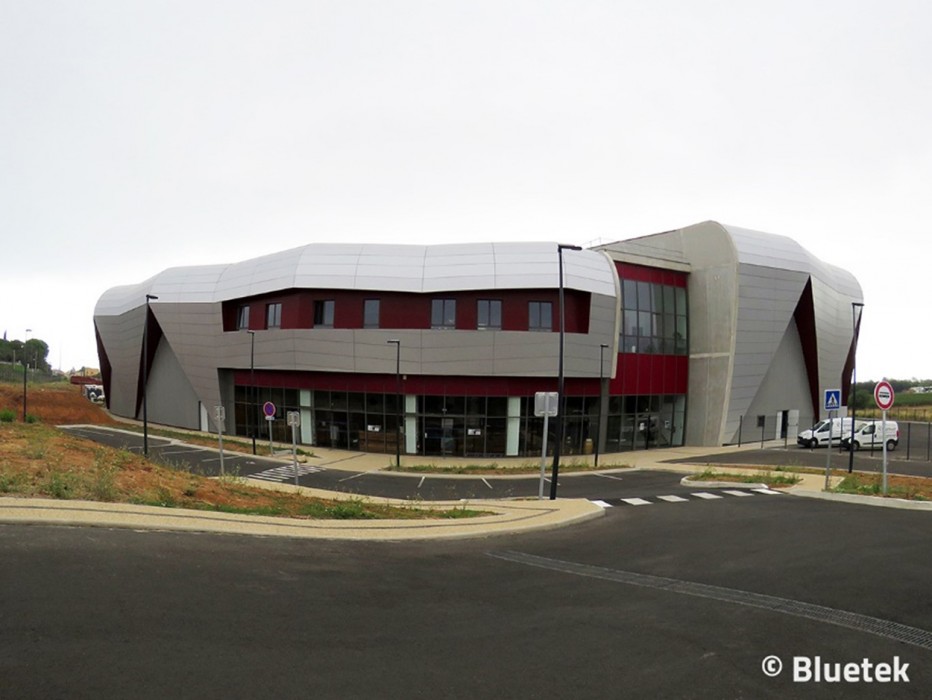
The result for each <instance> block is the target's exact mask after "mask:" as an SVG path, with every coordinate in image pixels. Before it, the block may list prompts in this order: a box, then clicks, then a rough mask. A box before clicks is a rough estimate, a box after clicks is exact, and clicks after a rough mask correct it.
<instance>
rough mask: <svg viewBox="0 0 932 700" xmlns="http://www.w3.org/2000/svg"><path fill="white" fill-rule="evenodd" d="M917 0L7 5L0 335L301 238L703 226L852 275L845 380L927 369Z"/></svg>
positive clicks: (927, 179) (63, 351) (88, 352)
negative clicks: (173, 270)
mask: <svg viewBox="0 0 932 700" xmlns="http://www.w3.org/2000/svg"><path fill="white" fill-rule="evenodd" d="M930 26H932V3H929V2H928V0H882V1H877V2H873V1H870V2H866V1H863V0H781V1H780V2H774V1H773V0H771V1H770V2H757V1H755V0H717V1H705V0H650V1H649V2H648V1H646V0H637V1H630V0H614V1H609V2H587V1H586V0H572V1H571V2H554V1H550V0H528V1H518V2H508V1H507V0H494V1H491V2H484V1H481V0H480V1H476V0H472V1H470V2H459V1H454V0H424V1H423V2H407V1H397V2H396V1H390V0H365V1H361V0H333V1H331V2H318V1H315V0H261V2H260V1H258V0H256V1H255V2H245V1H242V0H222V1H216V2H201V1H198V0H178V1H174V0H145V1H143V0H98V1H82V0H61V1H59V2H48V1H45V0H29V1H28V2H27V1H23V2H19V1H17V0H0V231H2V237H3V238H2V240H3V247H2V259H3V265H2V268H0V275H2V276H0V330H4V329H5V330H6V331H7V334H8V338H10V339H14V338H19V339H22V338H23V336H24V331H25V329H26V328H31V329H32V334H31V337H39V338H42V339H43V340H45V341H46V342H48V343H49V345H50V346H51V350H50V353H49V360H50V362H51V364H52V365H53V366H56V367H57V366H61V367H62V368H64V369H69V368H71V367H80V366H81V365H88V366H94V367H97V366H99V363H98V359H97V352H96V345H95V342H94V332H93V320H92V315H93V310H94V305H95V303H96V301H97V299H98V298H99V296H100V295H101V293H103V292H104V291H105V290H106V289H108V288H110V287H113V286H117V285H122V284H130V283H136V282H140V281H142V280H144V279H146V278H148V277H150V276H152V275H154V274H156V273H158V272H160V271H161V270H163V269H165V268H167V267H173V266H179V265H195V264H205V263H218V262H235V261H239V260H243V259H247V258H251V257H255V256H258V255H262V254H266V253H270V252H275V251H278V250H282V249H285V248H288V247H294V246H298V245H303V244H306V243H312V242H333V241H345V242H372V243H375V242H395V243H447V242H462V241H507V240H558V241H562V242H567V243H576V244H581V245H587V244H588V245H591V244H594V243H598V242H609V241H613V240H620V239H625V238H632V237H635V236H640V235H645V234H649V233H656V232H660V231H665V230H669V229H673V228H678V227H681V226H685V225H689V224H693V223H698V222H700V221H704V220H708V219H714V220H716V221H719V222H722V223H726V224H732V225H735V226H742V227H745V228H751V229H757V230H761V231H767V232H770V233H779V234H784V235H788V236H790V237H792V238H795V239H796V240H798V241H799V242H800V243H801V244H802V245H803V246H804V247H806V248H807V249H809V250H810V251H811V252H812V253H814V254H815V255H816V256H818V257H820V258H822V259H823V260H825V261H826V262H829V263H832V264H836V265H839V266H841V267H844V268H846V269H848V270H850V271H851V272H852V273H854V275H855V276H856V277H857V278H858V280H859V281H860V283H861V286H862V288H863V290H864V296H865V302H866V308H865V311H864V321H863V326H862V338H861V344H860V348H859V353H858V378H859V379H861V380H866V379H880V378H881V377H883V376H887V377H893V378H910V377H914V376H915V377H920V378H930V377H932V366H930V357H932V354H930V352H929V345H930V340H932V330H930V326H929V322H928V319H929V313H928V310H925V307H926V304H927V303H928V302H927V299H928V296H929V293H930V292H929V290H930V285H929V278H928V277H927V275H928V274H929V258H930V256H929V251H930V248H932V244H930V242H929V222H930V221H932V216H930V214H932V212H930V209H932V40H930V36H929V27H930Z"/></svg>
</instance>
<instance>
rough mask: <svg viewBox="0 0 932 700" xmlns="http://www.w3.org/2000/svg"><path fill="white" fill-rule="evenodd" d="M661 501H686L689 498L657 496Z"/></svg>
mask: <svg viewBox="0 0 932 700" xmlns="http://www.w3.org/2000/svg"><path fill="white" fill-rule="evenodd" d="M657 498H659V499H660V500H661V501H666V502H667V503H686V502H687V501H688V500H689V499H688V498H680V497H679V496H657Z"/></svg>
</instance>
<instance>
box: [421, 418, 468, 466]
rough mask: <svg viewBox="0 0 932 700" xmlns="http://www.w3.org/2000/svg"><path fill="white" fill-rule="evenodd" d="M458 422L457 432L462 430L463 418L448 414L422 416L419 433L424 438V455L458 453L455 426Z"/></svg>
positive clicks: (460, 450)
mask: <svg viewBox="0 0 932 700" xmlns="http://www.w3.org/2000/svg"><path fill="white" fill-rule="evenodd" d="M457 422H458V423H459V428H460V430H459V432H460V434H462V432H463V418H462V417H458V418H457V417H449V416H424V417H423V418H422V419H421V435H422V436H423V439H424V443H423V445H424V454H425V455H440V456H442V457H445V456H448V455H458V454H461V453H462V449H459V450H458V449H457V441H456V434H455V432H456V431H455V428H456V423H457Z"/></svg>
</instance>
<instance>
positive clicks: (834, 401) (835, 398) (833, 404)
mask: <svg viewBox="0 0 932 700" xmlns="http://www.w3.org/2000/svg"><path fill="white" fill-rule="evenodd" d="M839 408H841V389H826V390H825V410H826V411H837V410H838V409H839Z"/></svg>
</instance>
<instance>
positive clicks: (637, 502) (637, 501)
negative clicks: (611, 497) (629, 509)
mask: <svg viewBox="0 0 932 700" xmlns="http://www.w3.org/2000/svg"><path fill="white" fill-rule="evenodd" d="M621 500H622V501H624V502H625V503H627V504H628V505H631V506H652V505H654V504H653V503H651V502H650V501H645V500H644V499H643V498H622V499H621Z"/></svg>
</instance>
